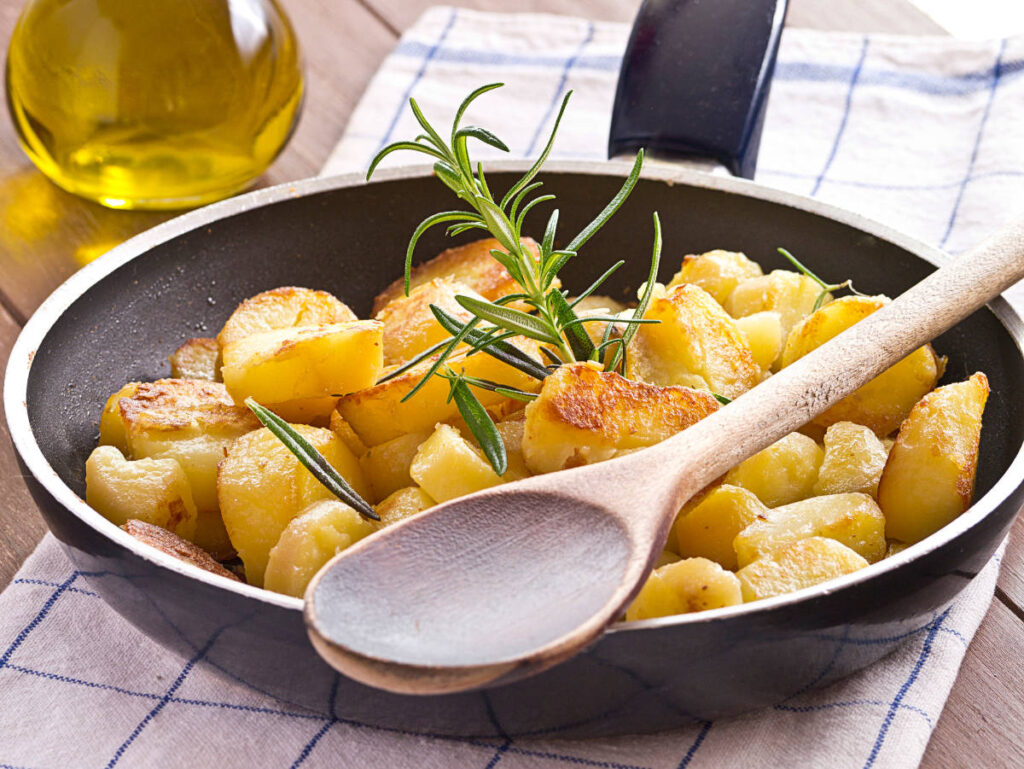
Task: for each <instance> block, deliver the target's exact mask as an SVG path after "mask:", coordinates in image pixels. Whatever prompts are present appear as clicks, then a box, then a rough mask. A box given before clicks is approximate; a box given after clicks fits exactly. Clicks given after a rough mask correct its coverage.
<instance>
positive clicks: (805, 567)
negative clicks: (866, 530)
mask: <svg viewBox="0 0 1024 769" xmlns="http://www.w3.org/2000/svg"><path fill="white" fill-rule="evenodd" d="M867 565H868V562H867V561H865V560H864V559H863V558H862V557H861V556H859V555H858V554H857V553H856V552H854V551H853V550H851V549H850V548H848V547H847V546H846V545H844V544H842V543H840V542H837V541H836V540H834V539H826V538H824V537H809V538H808V539H802V540H800V541H799V542H794V543H792V544H791V545H789V546H787V547H784V548H782V549H781V550H778V551H776V552H774V553H772V554H771V555H768V556H766V557H764V558H761V559H760V560H757V561H754V562H753V563H751V564H750V565H748V566H744V567H743V568H742V569H740V570H739V571H738V572H736V577H737V578H738V579H739V582H740V586H741V587H742V589H743V600H744V601H745V602H746V601H757V600H760V599H762V598H771V597H772V596H775V595H784V594H785V593H792V592H793V591H795V590H802V589H803V588H805V587H811V586H812V585H817V584H820V583H822V582H827V581H828V580H830V579H835V578H836V577H842V576H843V575H844V574H852V573H853V572H855V571H857V570H858V569H863V568H864V567H865V566H867Z"/></svg>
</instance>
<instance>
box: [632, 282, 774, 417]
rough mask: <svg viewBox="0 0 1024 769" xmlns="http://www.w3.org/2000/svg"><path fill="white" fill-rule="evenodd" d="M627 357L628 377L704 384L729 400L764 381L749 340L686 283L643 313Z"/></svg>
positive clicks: (650, 381)
mask: <svg viewBox="0 0 1024 769" xmlns="http://www.w3.org/2000/svg"><path fill="white" fill-rule="evenodd" d="M644 318H646V319H648V320H657V321H659V322H658V323H654V324H645V325H642V326H640V328H639V330H638V331H637V334H636V336H635V337H634V339H633V344H632V345H631V346H630V350H629V355H628V356H627V366H626V376H628V377H629V378H630V379H638V380H640V381H642V382H647V383H648V384H656V385H661V386H662V387H667V386H669V385H688V386H695V385H696V384H697V383H699V382H703V384H704V386H705V387H707V388H708V389H710V390H711V391H712V392H715V393H718V394H719V395H724V396H726V397H728V398H736V397H737V396H739V395H742V394H743V393H745V392H746V391H747V390H749V389H750V388H751V387H753V386H754V385H756V384H757V383H758V382H759V381H760V380H761V369H760V367H759V366H758V365H757V363H756V362H755V361H754V354H753V352H751V349H750V345H749V344H748V343H747V338H746V337H745V336H744V335H743V333H742V332H741V331H740V330H739V329H738V328H737V327H736V323H735V322H734V321H733V319H732V318H730V317H729V315H728V314H727V313H726V312H725V310H723V309H722V308H721V306H720V305H719V304H718V303H717V302H716V301H715V300H714V299H712V298H711V295H710V294H708V293H707V292H706V291H705V290H704V289H702V288H700V287H699V286H697V285H694V284H691V283H682V284H680V285H678V286H676V287H675V288H673V289H670V290H669V291H668V292H667V293H666V294H665V296H664V297H663V298H660V299H655V300H654V301H653V302H651V305H650V307H649V308H648V309H647V312H646V313H645V314H644Z"/></svg>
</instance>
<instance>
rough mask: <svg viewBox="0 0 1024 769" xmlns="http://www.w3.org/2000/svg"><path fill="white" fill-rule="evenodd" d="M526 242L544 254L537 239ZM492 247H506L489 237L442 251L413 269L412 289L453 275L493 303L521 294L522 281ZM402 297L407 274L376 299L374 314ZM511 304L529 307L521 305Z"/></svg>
mask: <svg viewBox="0 0 1024 769" xmlns="http://www.w3.org/2000/svg"><path fill="white" fill-rule="evenodd" d="M523 244H524V245H525V246H527V247H528V248H529V249H530V251H531V253H533V256H534V259H537V258H539V257H540V249H539V248H538V246H537V243H536V242H535V241H533V240H531V239H530V238H523ZM492 249H497V250H499V251H504V250H505V249H503V248H502V247H501V244H500V243H498V241H496V240H495V239H494V238H485V239H484V240H477V241H474V242H472V243H467V244H466V245H464V246H456V247H455V248H449V249H447V250H445V251H442V252H441V253H440V254H438V255H437V256H435V257H434V258H433V259H430V260H429V261H426V262H424V263H423V264H420V265H418V266H417V267H414V268H413V270H412V276H411V278H410V281H409V289H410V291H411V290H412V289H413V288H415V287H416V286H419V285H421V284H423V283H426V282H428V281H431V280H433V279H434V278H451V279H452V280H457V281H459V282H460V283H464V284H465V285H467V286H469V287H470V288H472V289H473V290H474V291H476V292H477V293H479V294H480V295H481V296H483V297H484V298H485V299H487V300H488V301H491V302H493V301H494V300H495V299H500V298H501V297H503V296H507V295H508V294H516V293H519V292H520V291H521V289H520V287H519V284H518V283H516V282H515V281H514V280H513V279H512V276H511V275H509V274H508V270H506V269H505V268H504V267H502V266H501V265H500V264H498V262H497V261H496V260H495V258H494V257H493V256H491V250H492ZM400 296H405V278H404V277H401V278H398V279H397V280H396V281H395V282H394V283H392V284H391V285H390V286H388V287H387V288H386V289H384V290H383V291H381V292H380V293H379V294H378V295H377V298H376V299H374V300H373V315H374V317H376V316H377V313H379V312H380V311H381V310H383V309H384V307H385V306H387V305H388V304H389V303H390V302H393V301H394V300H395V299H397V298H398V297H400ZM509 306H510V307H518V308H519V309H525V308H524V307H522V306H521V305H520V304H511V305H509Z"/></svg>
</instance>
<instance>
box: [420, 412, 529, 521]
mask: <svg viewBox="0 0 1024 769" xmlns="http://www.w3.org/2000/svg"><path fill="white" fill-rule="evenodd" d="M409 475H411V476H412V479H413V480H414V481H416V483H417V484H419V486H420V488H422V489H423V490H424V491H425V492H426V493H427V494H429V495H430V497H431V498H432V499H435V500H437V501H438V502H447V501H448V500H449V499H455V498H456V497H463V496H465V495H466V494H472V493H473V492H474V491H481V490H483V489H489V488H490V487H491V486H497V485H498V484H499V483H504V482H505V481H506V480H510V479H505V478H502V477H501V476H499V475H498V474H497V473H496V472H494V469H493V468H492V467H491V465H490V463H489V462H488V461H487V459H486V457H484V455H483V452H482V451H480V450H479V449H477V448H476V446H474V445H473V444H471V443H470V442H469V441H467V440H466V439H465V438H463V437H462V436H461V435H460V434H459V431H458V430H456V429H455V428H454V427H452V426H451V425H446V424H439V425H438V426H437V429H436V430H434V434H433V435H431V436H430V437H429V438H428V439H427V440H426V441H425V442H424V443H423V445H422V446H420V447H419V451H417V452H416V456H414V457H413V459H412V464H411V466H410V467H409Z"/></svg>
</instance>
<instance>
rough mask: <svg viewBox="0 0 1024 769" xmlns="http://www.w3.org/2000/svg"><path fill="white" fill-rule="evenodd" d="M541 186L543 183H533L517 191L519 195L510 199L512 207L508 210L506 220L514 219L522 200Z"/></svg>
mask: <svg viewBox="0 0 1024 769" xmlns="http://www.w3.org/2000/svg"><path fill="white" fill-rule="evenodd" d="M543 186H544V182H534V183H533V184H528V185H527V186H525V187H523V188H522V189H521V190H520V191H519V194H518V195H516V196H515V197H514V198H513V199H512V207H511V208H509V210H508V218H509V219H515V218H516V212H517V211H518V210H519V206H521V205H522V204H523V200H524V199H525V198H526V196H527V195H529V194H530V193H531V192H533V191H534V190H539V189H540V188H541V187H543ZM502 210H504V206H503V207H502Z"/></svg>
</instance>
